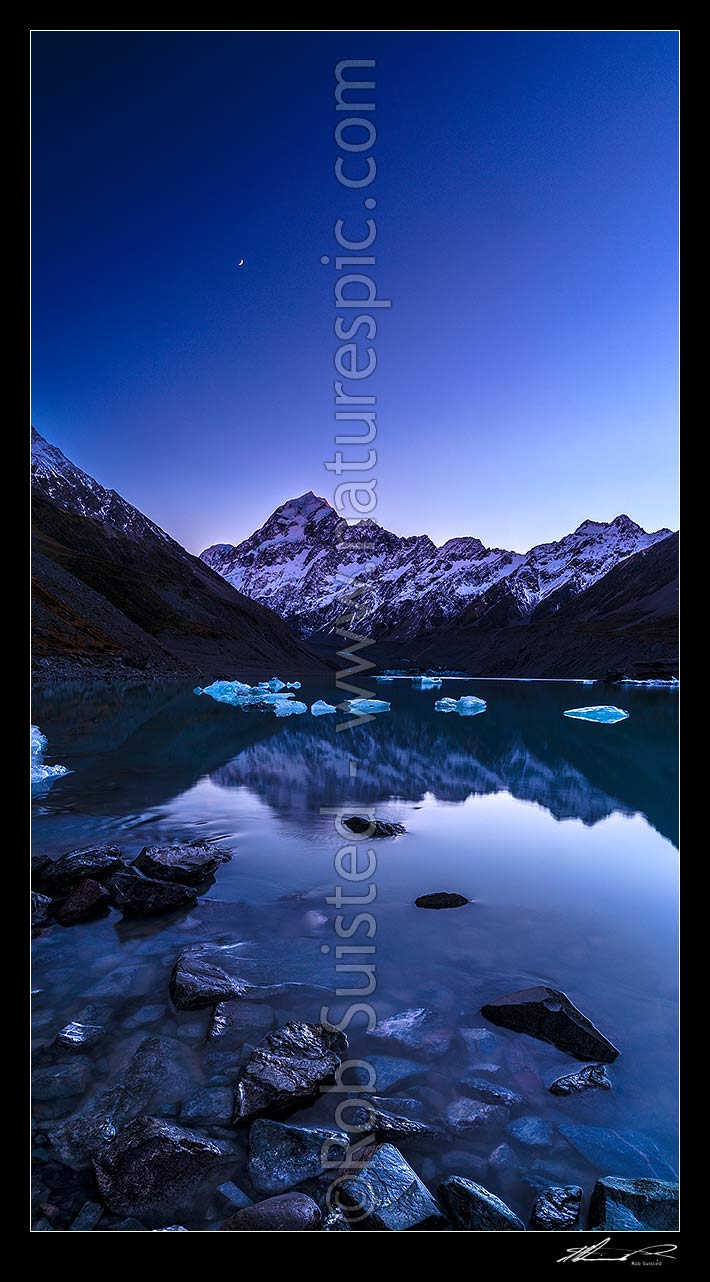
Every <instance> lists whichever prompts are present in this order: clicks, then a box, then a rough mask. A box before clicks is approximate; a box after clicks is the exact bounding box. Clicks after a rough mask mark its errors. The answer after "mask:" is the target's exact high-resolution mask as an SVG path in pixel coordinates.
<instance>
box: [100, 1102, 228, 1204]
mask: <svg viewBox="0 0 710 1282" xmlns="http://www.w3.org/2000/svg"><path fill="white" fill-rule="evenodd" d="M233 1160H234V1154H233V1151H232V1150H230V1149H229V1148H228V1146H227V1145H225V1144H223V1143H221V1142H218V1141H217V1140H208V1139H205V1137H204V1136H202V1135H198V1134H197V1132H196V1131H191V1130H186V1129H185V1128H184V1127H181V1126H175V1125H174V1124H172V1123H171V1122H165V1121H161V1119H160V1118H157V1117H139V1118H137V1119H136V1120H135V1121H134V1122H129V1124H128V1126H126V1127H124V1129H123V1130H122V1131H120V1132H119V1134H118V1135H117V1136H116V1139H115V1140H113V1142H112V1143H111V1144H108V1145H107V1146H106V1148H104V1149H102V1150H101V1151H100V1152H99V1153H98V1154H97V1155H96V1156H95V1158H94V1171H95V1173H96V1182H97V1184H98V1186H99V1192H100V1194H101V1197H102V1199H103V1201H104V1203H105V1204H106V1206H108V1207H109V1209H110V1210H111V1211H114V1212H115V1213H116V1214H118V1215H136V1216H137V1215H140V1216H141V1217H142V1219H143V1220H144V1221H145V1220H146V1218H147V1217H153V1216H155V1215H165V1214H166V1213H168V1212H170V1211H174V1210H175V1209H177V1208H179V1207H187V1206H188V1205H189V1204H190V1203H191V1202H192V1200H193V1199H194V1197H195V1195H196V1193H197V1191H198V1190H199V1188H200V1186H201V1185H202V1183H203V1181H204V1180H206V1178H207V1177H209V1176H210V1175H212V1174H213V1173H214V1172H215V1171H217V1170H219V1169H220V1168H222V1167H224V1166H225V1165H227V1164H228V1163H229V1162H230V1161H233Z"/></svg>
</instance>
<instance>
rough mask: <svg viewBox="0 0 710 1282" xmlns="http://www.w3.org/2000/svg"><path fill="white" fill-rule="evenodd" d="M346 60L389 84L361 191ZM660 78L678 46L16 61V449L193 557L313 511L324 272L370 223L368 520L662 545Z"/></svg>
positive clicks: (341, 47)
mask: <svg viewBox="0 0 710 1282" xmlns="http://www.w3.org/2000/svg"><path fill="white" fill-rule="evenodd" d="M343 58H375V59H376V61H377V66H376V69H375V72H374V78H375V79H376V83H377V88H376V90H375V101H376V111H375V113H374V115H373V117H372V119H373V121H374V123H375V125H376V128H377V133H378V138H377V143H376V146H375V148H374V154H375V155H376V157H377V163H378V174H377V179H376V181H375V183H374V184H373V185H372V187H371V188H369V189H368V190H367V191H366V192H364V193H363V192H349V191H346V190H345V189H344V188H343V187H341V186H340V185H339V184H338V183H337V181H336V179H335V176H334V173H333V164H334V160H335V157H336V155H337V154H338V152H337V147H336V144H335V141H334V138H333V132H334V129H335V126H336V124H337V123H338V120H339V119H340V118H342V115H341V116H340V117H339V116H337V115H336V112H335V110H334V99H333V84H334V80H333V68H334V66H335V64H336V63H337V62H338V61H340V60H341V59H343ZM676 62H677V39H676V36H675V35H674V34H673V33H631V34H627V33H616V32H613V33H609V34H596V33H581V32H580V33H567V34H546V33H539V34H538V33H520V34H517V33H502V34H492V33H481V34H475V33H471V34H462V33H459V34H445V33H424V34H406V33H396V34H370V35H368V34H362V33H357V34H338V33H336V34H322V35H318V34H316V35H313V34H298V33H296V34H283V35H275V34H272V33H268V34H254V33H252V34H249V33H245V34H200V33H186V34H162V33H154V34H153V33H142V34H135V35H132V34H120V33H119V34H111V33H97V34H78V33H71V32H70V33H66V34H64V33H56V34H53V33H43V34H37V35H35V36H34V37H33V72H32V74H33V133H34V156H33V368H34V389H33V422H34V424H35V426H36V427H37V428H38V430H39V431H40V432H41V433H42V434H43V435H44V436H46V437H47V438H48V439H49V440H50V441H52V442H53V443H54V444H57V445H59V446H60V448H61V449H63V450H64V452H65V453H66V454H68V455H69V457H70V458H71V459H72V460H73V461H74V462H75V463H77V464H79V466H81V467H83V468H85V470H87V471H88V472H90V473H92V475H94V476H96V477H97V479H98V480H100V481H101V482H103V483H104V484H105V485H108V486H111V487H113V488H114V489H117V490H119V492H120V493H122V494H123V495H124V496H125V497H126V498H127V499H129V500H130V501H131V502H133V503H135V504H136V505H137V506H138V507H139V508H141V510H142V511H144V512H145V513H147V514H148V515H149V516H150V517H152V518H153V519H154V520H155V521H157V522H158V523H159V524H160V525H161V526H163V527H164V528H165V529H166V530H168V531H169V533H171V534H172V535H173V536H174V537H176V538H177V539H179V540H180V542H182V543H183V544H184V545H185V546H186V547H188V548H189V549H190V550H191V551H196V552H199V551H201V550H202V548H203V547H205V546H206V545H207V544H210V543H214V542H221V541H224V542H238V541H239V540H240V539H242V538H243V537H245V536H246V535H248V534H250V533H251V532H252V530H253V529H255V528H256V527H257V526H259V525H261V524H262V523H263V521H264V520H265V519H266V517H267V516H268V515H269V514H270V512H271V511H272V510H273V509H274V508H275V507H276V506H277V505H278V504H279V503H281V502H283V501H284V500H285V499H287V498H289V497H292V496H294V495H297V494H300V493H302V492H303V491H305V490H309V489H313V490H315V491H316V493H319V494H323V495H324V496H325V497H326V498H328V499H329V500H332V497H333V491H334V487H335V485H336V484H337V479H336V478H334V477H333V475H332V474H331V473H329V472H327V471H326V470H325V467H324V463H325V461H326V460H327V459H329V458H332V456H333V451H334V448H335V447H334V443H333V440H334V435H335V425H334V420H333V408H334V407H333V380H334V377H335V371H334V368H333V357H334V353H335V350H336V348H337V346H338V345H339V343H338V340H337V339H336V338H335V335H334V333H333V321H334V317H335V311H334V304H333V292H332V291H333V284H334V279H335V275H336V273H335V271H334V268H333V266H332V265H330V266H322V265H321V263H320V257H321V255H322V254H331V255H332V254H333V252H334V242H333V225H334V223H335V220H336V219H337V218H338V217H343V218H345V219H346V220H347V221H346V226H348V227H349V226H352V227H353V228H354V227H356V226H358V227H359V226H360V220H361V219H362V218H363V217H365V216H366V215H365V214H364V210H363V204H362V202H363V198H364V196H366V195H373V196H375V197H376V199H377V209H376V211H375V215H374V216H375V217H376V219H377V222H378V237H377V241H376V243H375V246H374V247H373V248H374V252H375V254H376V257H377V265H376V267H375V268H374V269H372V270H373V271H374V275H375V278H376V280H377V285H378V291H379V294H380V295H381V296H382V297H384V298H390V299H392V301H393V305H392V308H391V309H390V310H389V311H385V310H383V311H381V312H380V313H379V316H378V334H377V337H376V339H375V342H374V345H375V347H376V350H377V357H378V367H377V371H376V373H375V375H374V376H373V378H372V379H370V380H368V387H367V390H368V391H372V392H374V393H375V394H376V396H377V413H378V438H377V442H376V448H377V450H378V461H377V466H376V468H375V470H374V474H375V475H376V477H377V494H378V506H377V509H376V511H375V513H374V516H375V518H376V519H377V520H378V521H379V522H380V523H381V524H382V525H384V526H387V527H388V528H390V529H394V530H395V531H397V532H398V533H401V534H410V533H424V532H426V533H428V534H429V535H430V536H431V537H432V538H434V539H435V541H436V542H439V543H440V542H443V541H444V540H445V539H447V538H449V537H451V536H452V535H457V534H475V535H477V536H478V537H479V538H481V539H482V540H483V541H484V542H485V543H487V544H489V545H498V546H504V547H510V548H516V549H518V550H525V549H527V548H528V547H530V546H531V545H532V544H534V543H538V542H542V541H546V540H549V539H553V538H559V537H561V535H562V534H564V533H566V532H567V531H569V530H570V529H573V528H575V527H576V526H577V525H579V523H580V522H581V521H582V520H584V519H585V518H587V517H591V518H594V519H596V520H608V519H610V518H612V517H614V516H616V515H617V514H618V513H620V512H626V513H628V515H629V516H631V517H633V518H634V519H635V520H637V521H639V522H640V523H641V524H642V525H644V526H645V527H646V528H647V529H656V528H657V527H659V526H661V525H669V526H673V527H675V525H676V524H677V501H676V500H677V495H676V434H677V392H676V382H677V303H676V264H677V229H676V210H677V182H676V169H677V154H676V147H677V123H676V110H677V109H676V98H677V72H676ZM350 234H354V233H353V232H351V233H350ZM369 252H373V251H369ZM240 258H244V259H245V265H244V267H242V268H240V269H238V268H237V266H236V264H237V263H238V261H239V259H240ZM365 270H370V269H365ZM350 315H352V313H350ZM351 453H354V452H353V451H351ZM341 479H342V478H341Z"/></svg>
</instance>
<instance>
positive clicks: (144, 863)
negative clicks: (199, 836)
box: [132, 843, 232, 886]
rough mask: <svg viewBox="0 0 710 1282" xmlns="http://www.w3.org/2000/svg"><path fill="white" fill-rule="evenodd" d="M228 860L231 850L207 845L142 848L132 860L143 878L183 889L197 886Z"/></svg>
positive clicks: (133, 865) (230, 856)
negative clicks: (175, 882) (176, 883)
mask: <svg viewBox="0 0 710 1282" xmlns="http://www.w3.org/2000/svg"><path fill="white" fill-rule="evenodd" d="M231 858H232V852H231V851H230V850H223V849H222V848H221V847H220V846H210V845H207V844H199V843H196V844H195V845H182V846H144V847H143V849H142V850H141V852H140V854H139V855H138V857H137V858H136V859H134V860H133V864H132V867H134V868H139V869H140V871H141V872H142V873H145V875H146V877H155V878H156V879H157V880H158V881H177V882H179V883H180V884H181V885H183V886H197V885H199V883H200V882H202V881H206V879H207V878H208V877H211V876H212V874H213V873H214V872H216V870H217V869H218V868H219V867H220V865H221V864H226V863H228V862H229V860H230V859H231Z"/></svg>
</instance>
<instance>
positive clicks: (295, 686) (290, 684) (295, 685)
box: [286, 681, 301, 690]
mask: <svg viewBox="0 0 710 1282" xmlns="http://www.w3.org/2000/svg"><path fill="white" fill-rule="evenodd" d="M286 689H287V690H300V689H301V683H300V681H287V682H286Z"/></svg>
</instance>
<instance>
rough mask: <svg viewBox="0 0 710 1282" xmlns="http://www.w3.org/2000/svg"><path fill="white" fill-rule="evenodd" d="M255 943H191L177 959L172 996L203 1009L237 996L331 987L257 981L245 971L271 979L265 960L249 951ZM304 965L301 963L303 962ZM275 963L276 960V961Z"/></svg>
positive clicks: (256, 997) (185, 1006)
mask: <svg viewBox="0 0 710 1282" xmlns="http://www.w3.org/2000/svg"><path fill="white" fill-rule="evenodd" d="M253 947H254V945H253V944H249V943H246V942H243V941H240V942H237V943H234V944H188V946H187V947H186V948H183V949H182V951H181V952H180V953H178V956H177V958H176V961H175V965H174V967H173V973H172V975H171V977H170V996H171V998H172V1001H173V1003H174V1004H175V1006H177V1008H178V1010H200V1009H201V1008H202V1007H203V1006H217V1005H219V1003H221V1002H230V1001H232V1000H234V999H235V998H240V997H243V998H246V999H247V1000H248V1001H251V1002H259V1001H264V1000H268V999H269V998H272V997H280V996H282V995H283V994H285V993H289V994H290V993H292V992H296V993H303V994H304V996H305V995H308V994H316V995H318V996H322V995H323V994H324V993H329V992H330V990H329V989H327V988H325V987H324V986H323V985H319V984H311V983H304V982H300V981H298V980H293V981H286V982H284V983H276V984H272V983H266V984H264V983H254V982H252V980H250V979H246V978H245V975H244V972H245V971H249V970H250V971H251V972H252V974H255V975H257V976H263V977H264V978H268V977H269V976H268V967H267V966H266V963H256V964H255V962H254V958H253V955H252V956H251V957H250V956H249V952H250V951H251V950H253ZM301 964H302V963H301ZM274 965H275V963H274Z"/></svg>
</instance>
